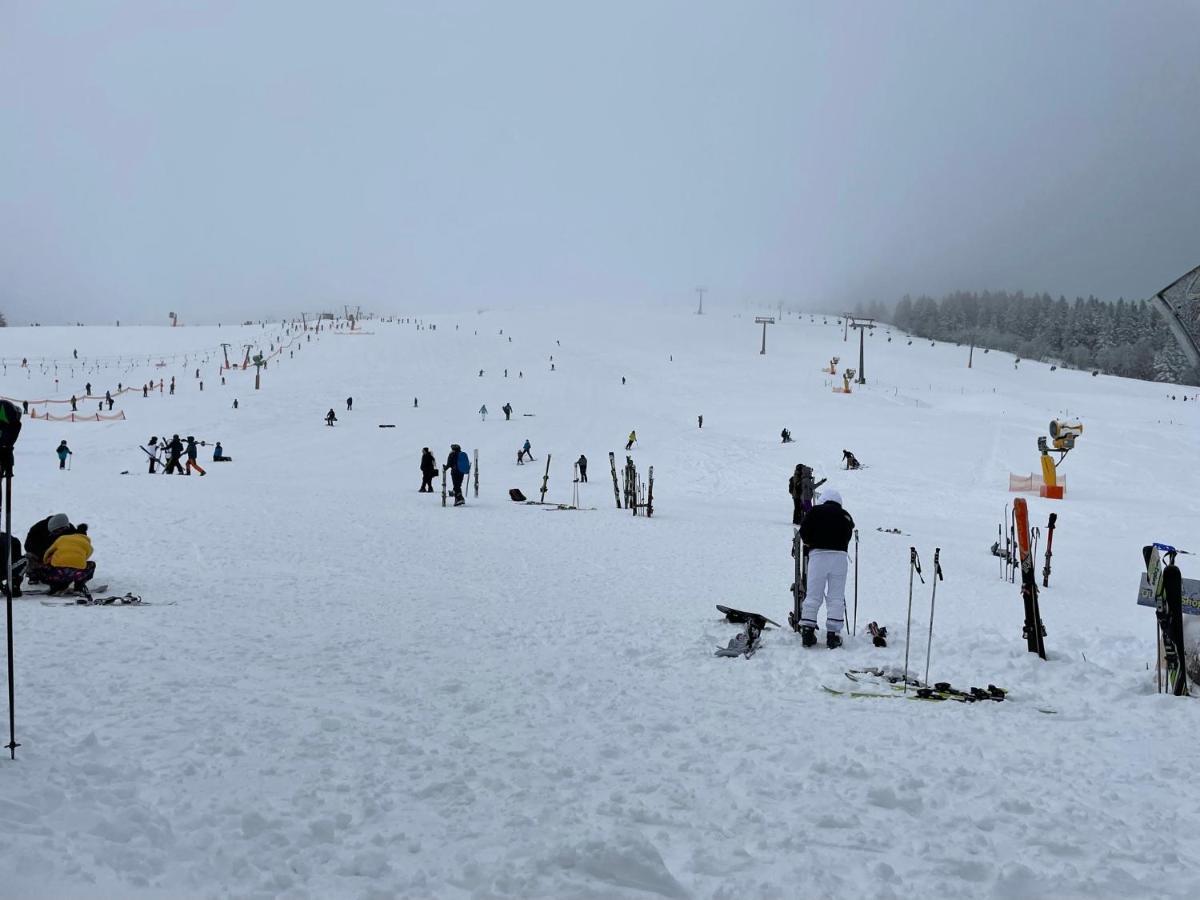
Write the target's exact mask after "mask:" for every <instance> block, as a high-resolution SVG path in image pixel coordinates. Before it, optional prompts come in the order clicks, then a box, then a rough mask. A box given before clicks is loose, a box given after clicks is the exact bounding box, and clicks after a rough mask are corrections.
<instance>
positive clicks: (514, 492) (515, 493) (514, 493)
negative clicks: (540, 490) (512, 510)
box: [508, 488, 525, 503]
mask: <svg viewBox="0 0 1200 900" xmlns="http://www.w3.org/2000/svg"><path fill="white" fill-rule="evenodd" d="M508 496H509V498H510V499H511V500H512V501H513V502H514V503H524V502H525V495H524V494H522V493H521V489H520V488H509V489H508Z"/></svg>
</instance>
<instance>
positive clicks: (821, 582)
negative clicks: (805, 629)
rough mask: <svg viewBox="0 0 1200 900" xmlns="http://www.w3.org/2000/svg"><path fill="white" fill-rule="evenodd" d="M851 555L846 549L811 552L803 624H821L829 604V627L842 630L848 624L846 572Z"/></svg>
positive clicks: (802, 616)
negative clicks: (819, 615) (823, 607)
mask: <svg viewBox="0 0 1200 900" xmlns="http://www.w3.org/2000/svg"><path fill="white" fill-rule="evenodd" d="M849 563H850V558H849V556H848V555H847V554H846V552H845V551H843V550H810V551H808V593H807V594H806V595H805V597H804V606H802V607H801V608H800V624H801V625H802V626H803V625H808V626H810V627H812V628H816V627H817V613H819V612H820V611H821V604H822V603H824V604H825V630H826V631H831V632H833V633H834V634H838V633H840V632H841V630H842V628H843V626H845V624H846V572H847V570H848V569H849Z"/></svg>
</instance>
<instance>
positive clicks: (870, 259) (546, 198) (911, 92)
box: [0, 0, 1200, 324]
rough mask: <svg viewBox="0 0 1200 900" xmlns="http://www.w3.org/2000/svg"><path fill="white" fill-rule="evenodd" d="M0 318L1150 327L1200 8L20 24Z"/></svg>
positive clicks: (641, 10)
mask: <svg viewBox="0 0 1200 900" xmlns="http://www.w3.org/2000/svg"><path fill="white" fill-rule="evenodd" d="M4 22H5V25H4V28H3V29H0V80H2V81H3V83H4V84H5V85H6V88H7V89H6V90H5V91H4V92H3V94H0V122H2V123H3V126H2V134H0V173H2V174H0V311H3V312H4V313H5V314H6V315H7V317H8V319H9V321H10V322H12V323H14V324H20V323H24V322H28V321H33V320H38V321H48V322H49V321H54V322H63V321H75V320H82V321H110V320H112V319H117V318H120V319H124V320H127V321H154V322H158V321H164V322H165V320H166V315H167V313H168V312H169V311H177V312H178V313H179V314H180V316H181V318H182V319H183V320H184V321H197V322H199V321H217V320H220V319H225V320H226V321H228V320H229V319H232V318H237V317H243V316H250V315H282V314H285V313H291V312H293V311H295V310H298V309H302V308H303V309H310V310H311V309H317V308H322V307H339V306H340V304H342V303H351V304H362V305H363V306H364V307H369V308H371V309H374V310H378V311H381V312H388V311H397V312H400V311H421V310H433V309H436V308H443V307H451V308H462V309H473V308H479V307H498V306H522V305H527V304H563V303H579V304H589V305H593V306H597V305H600V304H614V305H619V304H631V305H643V304H651V303H653V304H659V303H675V304H691V303H694V300H695V294H694V289H695V287H696V286H698V285H703V286H705V287H707V288H708V291H709V293H708V294H707V297H706V304H708V303H711V304H713V305H714V306H715V307H719V306H720V305H721V304H723V303H724V304H735V303H736V304H741V303H745V302H746V301H755V302H758V301H762V302H766V303H773V302H778V301H779V300H783V301H785V302H788V303H792V304H804V305H806V306H809V307H811V308H824V309H840V308H843V307H845V306H847V305H851V304H853V303H854V302H857V301H860V300H864V299H865V300H870V299H881V300H894V299H896V298H897V297H899V296H901V295H902V294H904V293H913V294H917V293H922V292H924V293H931V294H939V293H942V292H946V291H951V290H955V289H960V288H961V289H967V290H981V289H985V288H986V289H994V290H1028V291H1039V292H1040V291H1047V292H1049V293H1051V294H1053V295H1055V296H1057V295H1058V294H1059V293H1062V294H1066V295H1067V296H1075V295H1088V294H1094V295H1096V296H1098V297H1102V298H1112V299H1115V298H1116V297H1118V296H1124V297H1126V298H1135V297H1145V296H1148V295H1149V294H1150V293H1152V292H1153V291H1155V290H1157V289H1159V288H1161V287H1162V286H1163V285H1165V284H1166V283H1168V282H1169V281H1171V280H1172V279H1174V278H1175V277H1177V276H1178V275H1179V274H1180V273H1181V272H1183V271H1184V270H1186V269H1187V268H1190V267H1191V266H1193V265H1195V264H1196V263H1197V262H1200V259H1198V257H1200V245H1197V242H1196V235H1197V234H1200V202H1198V201H1200V189H1198V187H1197V186H1198V185H1200V179H1197V178H1196V173H1195V159H1196V147H1198V146H1200V116H1197V115H1196V114H1195V107H1196V98H1197V97H1200V64H1198V63H1197V60H1196V53H1195V48H1196V43H1195V35H1196V34H1197V33H1198V28H1200V5H1197V4H1196V3H1194V2H1155V3H1153V4H1135V3H1109V2H1092V0H1089V2H1055V3H1044V2H1038V3H1035V2H1015V3H1012V2H1010V3H1003V4H970V3H961V2H945V3H943V2H922V3H912V4H907V3H906V4H901V3H891V2H887V3H883V2H880V3H870V2H858V3H854V4H844V3H801V2H780V3H771V2H747V3H736V4H734V3H729V4H694V3H685V2H654V3H649V4H647V3H634V2H617V3H609V4H604V5H602V6H583V5H578V4H562V3H552V2H544V3H525V2H515V3H503V4H501V3H485V2H458V3H453V4H428V3H397V2H377V3H376V2H365V0H363V2H356V3H353V4H329V3H311V2H294V0H293V2H255V3H242V4H186V5H185V4H166V3H151V2H129V3H121V4H113V3H110V2H87V0H80V2H73V3H70V4H51V3H34V2H9V3H6V4H5V10H4Z"/></svg>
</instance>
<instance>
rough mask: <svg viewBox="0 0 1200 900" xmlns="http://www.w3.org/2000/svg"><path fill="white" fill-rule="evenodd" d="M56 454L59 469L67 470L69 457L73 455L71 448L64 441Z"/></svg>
mask: <svg viewBox="0 0 1200 900" xmlns="http://www.w3.org/2000/svg"><path fill="white" fill-rule="evenodd" d="M54 452H55V453H57V454H58V467H59V468H60V469H65V468H66V467H67V457H68V456H70V455H71V448H70V447H68V446H67V442H66V441H63V442H62V443H60V444H59V445H58V449H57V450H56V451H54Z"/></svg>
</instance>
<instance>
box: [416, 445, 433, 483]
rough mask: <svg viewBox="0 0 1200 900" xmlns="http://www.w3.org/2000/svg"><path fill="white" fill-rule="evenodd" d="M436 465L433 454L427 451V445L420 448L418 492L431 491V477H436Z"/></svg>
mask: <svg viewBox="0 0 1200 900" xmlns="http://www.w3.org/2000/svg"><path fill="white" fill-rule="evenodd" d="M437 474H438V467H437V462H436V461H435V460H434V458H433V454H432V453H430V452H429V448H428V447H422V448H421V488H420V490H419V491H417V493H418V494H432V493H433V479H435V478H437Z"/></svg>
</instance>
